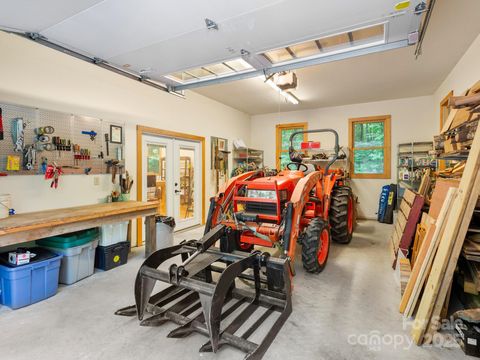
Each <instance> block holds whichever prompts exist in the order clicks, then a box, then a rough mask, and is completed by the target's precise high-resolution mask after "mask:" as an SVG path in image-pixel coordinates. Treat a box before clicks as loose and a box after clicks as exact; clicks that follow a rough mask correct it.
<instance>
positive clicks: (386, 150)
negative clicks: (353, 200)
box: [348, 115, 392, 179]
mask: <svg viewBox="0 0 480 360" xmlns="http://www.w3.org/2000/svg"><path fill="white" fill-rule="evenodd" d="M391 118H392V117H391V115H380V116H368V117H360V118H351V119H348V148H349V150H350V177H351V178H352V179H390V178H391V177H392V176H391V165H392V164H391V150H392V149H391V127H390V126H391ZM379 121H383V123H384V138H383V139H384V143H383V146H370V147H364V148H359V149H358V150H373V149H383V154H384V157H383V174H355V172H354V158H353V153H354V150H356V149H355V148H354V147H353V144H354V141H353V135H354V134H353V125H354V124H355V123H367V122H379Z"/></svg>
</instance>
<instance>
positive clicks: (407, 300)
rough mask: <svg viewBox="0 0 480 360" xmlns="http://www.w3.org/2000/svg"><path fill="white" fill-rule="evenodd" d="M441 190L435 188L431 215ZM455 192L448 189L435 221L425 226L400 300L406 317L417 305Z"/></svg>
mask: <svg viewBox="0 0 480 360" xmlns="http://www.w3.org/2000/svg"><path fill="white" fill-rule="evenodd" d="M442 190H443V188H440V189H439V190H437V188H435V191H434V197H432V207H431V208H430V210H432V208H433V205H435V208H433V209H434V212H433V213H436V211H437V207H438V204H437V203H435V204H434V203H433V199H435V200H436V202H437V201H440V200H439V196H438V193H439V192H440V191H442ZM456 192H457V190H456V189H455V188H454V187H451V188H449V189H448V192H447V193H446V195H445V197H444V199H443V200H442V201H441V205H440V207H441V209H440V211H439V213H438V218H437V220H436V221H433V222H432V223H430V224H429V225H427V230H426V233H425V238H424V240H423V242H422V244H421V246H420V249H419V252H418V255H417V259H416V261H415V264H414V266H413V268H412V274H411V276H410V279H409V281H408V283H407V286H406V288H405V292H404V294H403V296H402V300H401V301H400V308H399V310H400V312H401V313H403V314H404V315H405V316H406V317H410V316H412V315H413V313H414V311H415V308H416V306H417V305H418V301H419V298H420V294H421V292H422V290H423V288H424V285H425V283H426V281H427V279H428V275H429V273H430V269H431V267H432V264H433V260H434V258H435V255H436V253H437V249H438V246H439V243H440V238H441V235H442V233H443V231H444V230H445V225H446V221H445V220H446V219H447V217H448V215H449V213H450V209H451V205H452V202H453V199H454V197H455V196H456ZM436 193H437V194H436Z"/></svg>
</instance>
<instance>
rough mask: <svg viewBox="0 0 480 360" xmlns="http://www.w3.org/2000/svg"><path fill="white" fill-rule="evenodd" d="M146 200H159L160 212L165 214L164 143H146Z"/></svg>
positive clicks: (165, 149)
mask: <svg viewBox="0 0 480 360" xmlns="http://www.w3.org/2000/svg"><path fill="white" fill-rule="evenodd" d="M147 150H148V152H147V201H155V200H160V212H161V214H162V215H166V212H167V194H166V163H165V160H166V155H167V148H166V146H164V145H157V144H147Z"/></svg>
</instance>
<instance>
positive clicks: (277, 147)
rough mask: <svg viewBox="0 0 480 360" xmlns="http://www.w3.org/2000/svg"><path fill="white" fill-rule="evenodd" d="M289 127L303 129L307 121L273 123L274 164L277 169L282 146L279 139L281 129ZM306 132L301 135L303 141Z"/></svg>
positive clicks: (305, 128) (278, 168)
mask: <svg viewBox="0 0 480 360" xmlns="http://www.w3.org/2000/svg"><path fill="white" fill-rule="evenodd" d="M290 128H303V130H307V129H308V122H298V123H285V124H277V125H275V139H276V140H275V141H276V142H275V166H276V167H277V170H281V169H280V152H281V148H282V139H281V130H282V129H290ZM307 138H308V136H307V134H304V135H303V141H307Z"/></svg>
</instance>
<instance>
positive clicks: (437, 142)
mask: <svg viewBox="0 0 480 360" xmlns="http://www.w3.org/2000/svg"><path fill="white" fill-rule="evenodd" d="M448 106H449V107H451V108H452V109H451V111H450V114H449V115H448V118H447V120H446V121H445V124H444V125H443V128H442V131H441V133H440V135H438V136H435V137H434V148H435V150H436V151H437V155H441V154H442V153H444V154H445V155H449V154H462V153H465V152H466V151H468V150H469V149H470V148H471V146H472V141H473V137H474V135H475V132H476V129H477V127H478V121H479V119H480V81H479V82H477V83H476V84H475V85H473V86H472V87H471V88H470V89H468V90H467V91H465V92H464V93H463V94H462V96H454V97H452V98H450V99H449V103H448Z"/></svg>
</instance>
